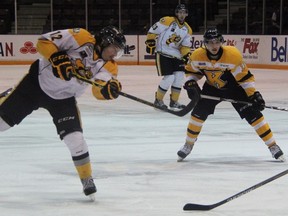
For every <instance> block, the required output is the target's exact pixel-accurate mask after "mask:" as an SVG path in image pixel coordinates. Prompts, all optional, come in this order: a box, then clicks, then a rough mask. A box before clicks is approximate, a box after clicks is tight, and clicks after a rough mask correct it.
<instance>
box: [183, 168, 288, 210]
mask: <svg viewBox="0 0 288 216" xmlns="http://www.w3.org/2000/svg"><path fill="white" fill-rule="evenodd" d="M287 173H288V169H287V170H285V171H283V172H281V173H279V174H277V175H274V176H272V177H270V178H268V179H266V180H265V181H262V182H259V183H258V184H256V185H253V186H252V187H249V188H247V189H246V190H243V191H241V192H239V193H237V194H235V195H233V196H231V197H228V198H226V199H224V200H222V201H220V202H217V203H215V204H211V205H201V204H194V203H187V204H186V205H184V207H183V210H184V211H193V210H198V211H208V210H211V209H214V208H216V207H218V206H221V205H223V204H225V203H227V202H230V201H232V200H234V199H236V198H238V197H240V196H242V195H244V194H247V193H249V192H251V191H253V190H255V189H257V188H259V187H261V186H263V185H265V184H267V183H269V182H271V181H274V180H276V179H278V178H280V177H282V176H284V175H286V174H287Z"/></svg>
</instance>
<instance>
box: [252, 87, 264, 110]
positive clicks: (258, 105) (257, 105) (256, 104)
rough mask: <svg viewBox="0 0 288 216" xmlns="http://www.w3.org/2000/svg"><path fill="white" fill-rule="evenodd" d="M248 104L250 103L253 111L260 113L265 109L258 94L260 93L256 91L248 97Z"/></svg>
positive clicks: (262, 100)
mask: <svg viewBox="0 0 288 216" xmlns="http://www.w3.org/2000/svg"><path fill="white" fill-rule="evenodd" d="M249 100H250V102H251V103H252V107H253V108H254V109H255V110H259V111H262V110H264V108H265V101H264V99H263V97H262V95H261V94H260V92H258V91H256V92H255V93H254V94H253V95H252V96H250V97H249Z"/></svg>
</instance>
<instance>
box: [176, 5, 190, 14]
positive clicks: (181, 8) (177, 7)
mask: <svg viewBox="0 0 288 216" xmlns="http://www.w3.org/2000/svg"><path fill="white" fill-rule="evenodd" d="M181 10H184V11H185V12H186V13H187V14H188V8H187V7H186V5H185V4H178V5H177V6H176V8H175V14H177V13H178V12H179V11H181Z"/></svg>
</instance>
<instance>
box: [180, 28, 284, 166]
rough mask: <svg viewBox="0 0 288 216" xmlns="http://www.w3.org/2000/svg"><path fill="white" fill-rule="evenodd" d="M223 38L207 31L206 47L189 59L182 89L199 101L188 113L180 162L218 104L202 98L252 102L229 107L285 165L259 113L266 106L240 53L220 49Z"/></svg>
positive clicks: (223, 48)
mask: <svg viewBox="0 0 288 216" xmlns="http://www.w3.org/2000/svg"><path fill="white" fill-rule="evenodd" d="M223 43H224V38H223V36H222V35H221V34H220V33H219V32H218V31H217V29H216V28H211V29H208V30H207V31H206V32H205V34H204V44H205V47H201V48H198V49H196V50H195V51H194V52H193V54H192V55H191V56H190V61H191V64H189V66H188V67H187V70H188V71H187V79H188V81H187V82H186V83H185V85H184V88H185V89H186V90H187V93H188V96H189V98H190V99H191V100H199V102H198V103H197V105H196V106H195V108H194V109H193V111H192V113H191V119H190V121H189V124H188V128H187V136H186V143H185V145H184V146H183V147H182V148H181V149H180V150H179V151H178V153H177V154H178V156H179V159H178V161H182V160H183V159H184V158H185V157H186V156H187V155H188V154H190V152H191V150H192V148H193V146H194V143H195V142H196V140H197V137H198V135H199V134H200V132H201V129H202V126H203V124H204V122H205V120H206V119H207V117H208V115H211V114H213V113H214V110H215V107H216V105H217V104H218V103H220V101H215V100H208V99H200V93H201V94H203V95H212V96H216V97H223V98H230V99H233V100H238V101H247V102H251V103H252V104H253V106H248V105H245V104H240V103H238V104H236V103H232V105H233V107H234V109H235V110H236V111H237V112H238V113H239V115H240V117H241V118H242V119H243V118H245V119H246V121H247V122H248V123H249V124H250V125H251V126H252V127H253V128H254V129H255V131H256V133H257V134H258V136H259V137H260V138H261V139H262V140H263V142H264V143H265V144H266V146H267V147H268V148H269V150H270V152H271V154H272V157H273V158H275V159H277V160H279V161H285V157H284V155H283V152H282V151H281V149H280V147H279V146H278V145H277V144H276V141H275V139H274V137H273V133H272V131H271V129H270V126H269V125H268V123H267V122H266V121H265V119H264V116H263V115H262V113H261V111H262V110H263V109H264V107H265V102H264V100H263V98H262V95H261V94H260V92H259V91H256V89H255V79H254V76H253V74H252V73H251V72H250V71H249V69H248V68H247V65H246V64H245V62H244V61H243V59H242V55H241V53H240V52H239V51H238V50H237V48H236V47H233V46H223ZM203 76H205V77H206V81H205V83H204V85H203V88H202V91H201V90H200V88H199V86H198V84H197V81H198V80H199V79H201V78H202V77H203Z"/></svg>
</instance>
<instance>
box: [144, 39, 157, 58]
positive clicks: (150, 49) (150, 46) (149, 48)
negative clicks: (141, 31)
mask: <svg viewBox="0 0 288 216" xmlns="http://www.w3.org/2000/svg"><path fill="white" fill-rule="evenodd" d="M145 44H146V52H147V53H149V54H150V55H153V54H154V53H155V49H156V40H154V39H149V40H146V41H145Z"/></svg>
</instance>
